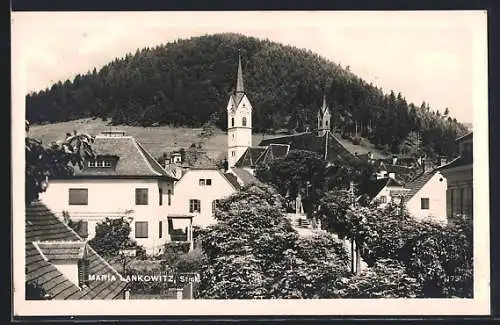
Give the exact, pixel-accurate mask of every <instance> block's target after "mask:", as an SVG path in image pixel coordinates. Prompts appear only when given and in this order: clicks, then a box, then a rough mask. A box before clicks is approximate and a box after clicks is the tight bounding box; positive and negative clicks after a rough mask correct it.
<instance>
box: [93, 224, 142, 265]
mask: <svg viewBox="0 0 500 325" xmlns="http://www.w3.org/2000/svg"><path fill="white" fill-rule="evenodd" d="M130 231H131V228H130V224H129V223H128V222H127V221H126V220H125V219H124V218H123V217H121V218H116V219H111V218H106V219H104V220H103V221H101V222H99V223H98V224H97V225H96V228H95V236H94V238H92V239H91V240H89V245H90V246H91V247H92V248H93V249H94V250H95V251H96V252H97V253H98V254H99V255H101V256H103V257H116V256H118V255H119V254H120V250H122V249H135V250H136V256H138V257H144V256H145V255H146V253H145V250H144V248H143V247H142V246H140V245H138V244H137V242H136V241H135V240H132V239H130V237H129V236H130Z"/></svg>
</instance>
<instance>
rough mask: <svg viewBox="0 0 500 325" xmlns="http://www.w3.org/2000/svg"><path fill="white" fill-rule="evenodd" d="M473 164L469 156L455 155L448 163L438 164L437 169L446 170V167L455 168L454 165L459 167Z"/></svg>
mask: <svg viewBox="0 0 500 325" xmlns="http://www.w3.org/2000/svg"><path fill="white" fill-rule="evenodd" d="M472 164H473V159H472V156H471V157H457V158H455V159H453V160H452V161H450V162H449V163H447V164H445V165H443V166H439V167H438V170H444V171H446V170H447V169H451V168H455V167H461V166H468V165H472Z"/></svg>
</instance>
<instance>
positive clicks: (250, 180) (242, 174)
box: [231, 168, 262, 186]
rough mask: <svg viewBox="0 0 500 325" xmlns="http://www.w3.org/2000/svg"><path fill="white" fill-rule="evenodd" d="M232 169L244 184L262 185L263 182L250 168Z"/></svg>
mask: <svg viewBox="0 0 500 325" xmlns="http://www.w3.org/2000/svg"><path fill="white" fill-rule="evenodd" d="M231 171H232V172H233V173H234V174H235V175H236V176H237V177H238V178H239V179H240V180H241V182H242V183H243V186H245V185H250V184H255V185H261V184H262V182H261V181H259V179H257V177H255V176H254V175H252V174H251V173H250V172H249V171H248V170H245V169H243V168H231Z"/></svg>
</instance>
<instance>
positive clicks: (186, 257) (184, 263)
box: [174, 248, 205, 273]
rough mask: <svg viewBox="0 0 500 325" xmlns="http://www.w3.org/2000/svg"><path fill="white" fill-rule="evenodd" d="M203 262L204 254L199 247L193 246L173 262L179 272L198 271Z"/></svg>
mask: <svg viewBox="0 0 500 325" xmlns="http://www.w3.org/2000/svg"><path fill="white" fill-rule="evenodd" d="M204 263H205V255H204V254H203V251H202V250H201V248H195V249H193V250H192V251H190V252H187V253H185V254H181V255H179V256H178V259H177V261H176V262H175V264H174V267H175V269H176V270H177V272H180V273H198V272H199V271H200V269H201V267H202V265H203V264H204Z"/></svg>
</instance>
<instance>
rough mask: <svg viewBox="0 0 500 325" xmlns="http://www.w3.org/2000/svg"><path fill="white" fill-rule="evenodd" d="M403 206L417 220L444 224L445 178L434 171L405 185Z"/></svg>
mask: <svg viewBox="0 0 500 325" xmlns="http://www.w3.org/2000/svg"><path fill="white" fill-rule="evenodd" d="M405 188H407V189H408V190H409V191H408V193H406V196H405V202H406V203H405V204H406V208H407V210H408V212H409V213H410V215H412V216H414V217H415V218H417V219H426V218H431V219H433V220H436V221H440V222H444V223H446V220H447V219H446V188H447V180H446V178H445V177H444V176H443V175H442V174H441V173H440V172H439V171H436V170H433V171H430V172H426V173H424V174H422V175H420V176H419V177H417V178H416V179H415V180H414V181H412V182H410V183H409V184H406V185H405Z"/></svg>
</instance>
